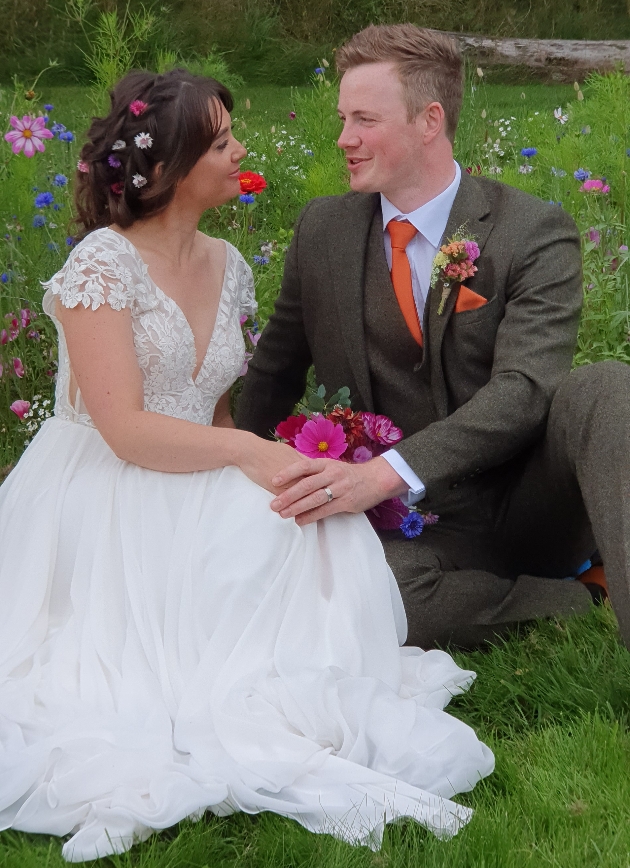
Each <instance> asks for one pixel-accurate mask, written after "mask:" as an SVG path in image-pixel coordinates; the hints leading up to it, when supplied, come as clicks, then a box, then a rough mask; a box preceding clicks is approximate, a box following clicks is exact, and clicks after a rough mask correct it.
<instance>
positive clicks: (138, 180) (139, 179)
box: [131, 175, 147, 189]
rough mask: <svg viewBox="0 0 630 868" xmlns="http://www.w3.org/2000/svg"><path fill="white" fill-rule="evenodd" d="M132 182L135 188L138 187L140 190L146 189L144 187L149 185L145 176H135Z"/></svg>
mask: <svg viewBox="0 0 630 868" xmlns="http://www.w3.org/2000/svg"><path fill="white" fill-rule="evenodd" d="M131 182H132V184H133V186H134V187H138V189H139V188H140V187H144V185H145V184H146V183H147V179H146V178H145V177H144V175H134V176H133V178H132V180H131Z"/></svg>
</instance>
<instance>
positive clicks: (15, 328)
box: [1, 313, 20, 344]
mask: <svg viewBox="0 0 630 868" xmlns="http://www.w3.org/2000/svg"><path fill="white" fill-rule="evenodd" d="M4 318H5V319H6V320H9V323H10V328H9V337H8V338H7V340H9V341H14V340H15V339H16V337H17V336H18V335H19V333H20V324H19V322H18V320H17V317H16V315H15V314H14V313H7V314H5V317H4ZM3 331H4V329H3ZM1 342H2V343H5V344H6V342H7V341H6V340H2V341H1Z"/></svg>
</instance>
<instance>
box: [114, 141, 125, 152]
mask: <svg viewBox="0 0 630 868" xmlns="http://www.w3.org/2000/svg"><path fill="white" fill-rule="evenodd" d="M126 147H127V142H123V140H122V139H116V141H115V142H114V144H113V145H112V151H122V150H123V149H124V148H126Z"/></svg>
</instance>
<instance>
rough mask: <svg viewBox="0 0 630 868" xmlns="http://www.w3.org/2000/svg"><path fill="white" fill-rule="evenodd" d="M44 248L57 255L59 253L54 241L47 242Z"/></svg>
mask: <svg viewBox="0 0 630 868" xmlns="http://www.w3.org/2000/svg"><path fill="white" fill-rule="evenodd" d="M46 247H47V248H48V249H49V250H52V251H53V253H58V252H59V245H58V244H57V242H56V241H49V242H48V244H47V245H46Z"/></svg>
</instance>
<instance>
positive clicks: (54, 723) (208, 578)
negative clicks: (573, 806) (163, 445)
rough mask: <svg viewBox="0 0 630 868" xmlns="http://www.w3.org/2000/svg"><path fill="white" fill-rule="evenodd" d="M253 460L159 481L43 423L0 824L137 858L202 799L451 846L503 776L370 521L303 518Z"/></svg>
mask: <svg viewBox="0 0 630 868" xmlns="http://www.w3.org/2000/svg"><path fill="white" fill-rule="evenodd" d="M270 500H271V495H270V494H269V493H268V492H266V491H265V490H263V489H262V488H259V487H258V486H256V485H255V484H253V483H252V482H251V481H250V480H249V479H248V478H247V477H246V476H245V475H244V474H243V473H242V472H241V471H240V470H239V469H237V468H235V467H226V468H224V469H221V470H214V471H207V472H197V473H182V474H175V473H172V474H171V473H159V472H155V471H150V470H145V469H143V468H140V467H137V466H135V465H133V464H129V463H126V462H124V461H121V460H120V459H118V458H117V457H116V456H115V455H114V453H113V452H112V451H111V449H110V448H109V447H108V446H107V445H106V443H105V442H104V440H103V439H102V437H101V436H100V434H99V433H98V431H96V430H95V429H93V428H90V427H87V426H84V425H79V424H76V423H73V422H68V421H64V420H61V419H57V418H53V419H50V420H48V421H47V422H45V424H44V426H43V427H42V429H41V431H40V432H39V433H38V435H37V436H36V438H35V439H34V441H33V442H32V444H31V445H30V446H29V447H28V449H27V450H26V452H25V453H24V455H23V457H22V459H21V460H20V462H19V464H18V466H17V467H16V468H15V470H14V471H13V472H12V473H11V475H10V476H9V478H8V479H7V481H6V482H5V483H4V485H2V487H0V553H1V554H0V600H1V601H2V603H1V607H0V828H9V827H12V828H14V829H21V830H24V831H28V832H40V833H49V834H53V835H62V836H66V835H72V837H71V838H70V839H69V840H68V841H67V842H66V843H65V845H64V848H63V855H64V857H65V858H66V859H67V860H69V861H74V862H78V861H82V860H87V859H94V858H96V857H98V856H103V855H107V854H111V853H114V852H122V851H124V850H126V849H128V848H129V847H130V846H131V845H132V844H133V843H134V842H135V841H138V840H142V839H144V838H146V837H148V836H149V835H150V834H151V833H152V832H153V831H155V830H157V829H163V828H166V827H168V826H172V825H173V824H175V823H177V822H178V821H180V820H182V819H183V818H184V817H187V816H193V817H198V816H200V815H201V814H202V813H203V812H204V811H205V810H210V811H213V812H214V813H215V814H219V815H224V814H229V813H231V812H234V811H246V812H249V813H256V812H259V811H274V812H276V813H278V814H281V815H283V816H285V817H291V818H293V819H295V820H296V821H298V822H299V823H301V824H302V825H303V826H305V827H306V828H307V829H310V830H312V831H313V832H327V833H330V834H332V835H335V836H337V837H339V838H342V839H344V840H346V841H348V842H351V843H355V844H366V845H368V846H370V847H373V848H377V847H378V846H379V844H380V841H381V838H382V831H383V826H384V824H385V823H387V822H389V821H391V820H394V819H396V818H399V817H413V818H414V819H415V820H417V821H418V822H419V823H421V824H422V825H424V826H425V827H427V828H428V829H430V830H432V831H433V832H435V833H436V834H437V835H440V836H450V835H453V834H455V833H456V832H457V831H458V829H459V828H460V827H461V826H462V825H464V824H465V823H466V822H467V821H468V819H469V817H470V813H471V812H470V810H469V809H467V808H464V807H462V806H460V805H458V804H456V803H455V802H453V801H451V797H452V796H453V795H454V794H455V793H458V792H461V791H464V790H470V789H471V788H472V787H474V785H475V783H476V782H477V781H478V780H479V779H480V778H481V777H483V776H485V775H487V774H489V773H490V772H491V771H492V768H493V762H494V760H493V756H492V753H491V751H490V750H489V749H488V748H487V747H486V746H485V745H484V744H482V743H481V742H480V741H479V740H478V739H477V737H476V735H475V733H474V732H473V730H472V729H471V728H470V727H468V726H466V725H465V724H464V723H462V722H461V721H459V720H457V719H455V718H453V717H451V716H450V715H448V714H447V713H446V712H445V711H444V710H443V709H444V707H445V706H446V705H447V703H448V701H449V699H450V698H451V696H453V695H455V694H457V693H460V692H462V691H463V690H465V689H466V688H467V687H468V686H469V685H470V683H471V681H472V680H473V678H474V673H473V672H467V671H464V670H462V669H460V668H459V667H458V666H456V665H455V663H454V662H453V660H452V659H451V657H450V656H449V655H447V654H445V653H443V652H441V651H429V652H426V653H425V652H423V651H421V650H419V649H417V648H401V647H400V644H401V643H402V642H403V641H404V638H405V619H404V611H403V608H402V603H401V600H400V596H399V593H398V590H397V588H396V584H395V581H394V579H393V576H392V574H391V572H390V570H389V568H388V566H387V564H386V563H385V559H384V555H383V550H382V547H381V545H380V542H379V540H378V538H377V536H376V535H375V534H374V532H373V531H372V529H371V527H370V525H369V523H368V521H367V519H366V518H365V517H364V516H362V515H357V516H353V515H339V516H332V517H331V518H328V519H326V520H324V521H321V522H319V523H317V524H315V525H310V526H308V527H305V528H300V527H298V526H297V525H296V524H295V522H294V521H293V520H284V519H282V518H280V517H279V516H278V515H277V514H275V513H274V512H272V510H271V509H270V508H269V502H270Z"/></svg>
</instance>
